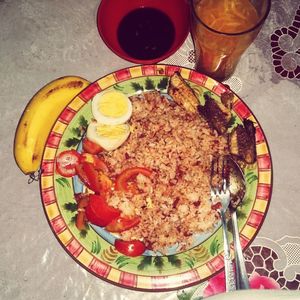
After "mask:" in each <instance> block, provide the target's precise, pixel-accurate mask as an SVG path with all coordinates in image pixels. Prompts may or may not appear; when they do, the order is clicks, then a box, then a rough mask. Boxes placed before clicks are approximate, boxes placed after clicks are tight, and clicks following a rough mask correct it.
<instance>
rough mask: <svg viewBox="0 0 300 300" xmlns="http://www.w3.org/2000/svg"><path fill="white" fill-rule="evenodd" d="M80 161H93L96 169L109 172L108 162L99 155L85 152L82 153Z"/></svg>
mask: <svg viewBox="0 0 300 300" xmlns="http://www.w3.org/2000/svg"><path fill="white" fill-rule="evenodd" d="M80 162H81V163H83V162H88V163H91V164H92V165H93V166H94V168H95V169H96V170H100V171H103V172H105V173H107V172H108V167H107V165H106V163H105V162H104V161H103V160H102V159H101V158H99V157H98V156H97V155H93V154H90V153H86V152H83V153H81V155H80Z"/></svg>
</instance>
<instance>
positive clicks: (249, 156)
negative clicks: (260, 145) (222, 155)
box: [229, 120, 256, 164]
mask: <svg viewBox="0 0 300 300" xmlns="http://www.w3.org/2000/svg"><path fill="white" fill-rule="evenodd" d="M243 123H244V126H243V125H238V126H237V127H236V128H235V129H234V130H233V131H232V132H231V133H230V135H229V144H230V153H231V154H232V155H234V156H237V157H238V158H240V159H242V160H243V161H245V162H246V163H248V164H253V163H254V162H255V161H256V140H255V127H254V125H253V123H252V122H251V121H250V120H244V122H243Z"/></svg>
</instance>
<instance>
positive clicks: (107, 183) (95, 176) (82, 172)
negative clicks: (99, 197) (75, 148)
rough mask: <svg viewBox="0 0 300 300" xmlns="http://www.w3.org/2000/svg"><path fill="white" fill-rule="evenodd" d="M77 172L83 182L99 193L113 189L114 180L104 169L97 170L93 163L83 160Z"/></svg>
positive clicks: (77, 167)
mask: <svg viewBox="0 0 300 300" xmlns="http://www.w3.org/2000/svg"><path fill="white" fill-rule="evenodd" d="M76 172H77V175H78V177H79V179H80V180H81V182H82V183H83V184H84V185H85V186H86V187H87V188H89V189H90V190H92V191H94V192H95V193H97V194H100V193H102V194H106V193H107V192H109V191H111V187H112V186H113V182H112V180H111V179H110V178H109V177H108V176H107V175H105V174H104V173H103V172H102V171H98V170H96V168H95V167H94V165H93V164H91V163H89V162H83V163H81V164H79V165H77V166H76Z"/></svg>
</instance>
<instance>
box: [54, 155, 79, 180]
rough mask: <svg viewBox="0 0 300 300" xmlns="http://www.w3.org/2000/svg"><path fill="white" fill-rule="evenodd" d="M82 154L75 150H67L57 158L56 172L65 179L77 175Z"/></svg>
mask: <svg viewBox="0 0 300 300" xmlns="http://www.w3.org/2000/svg"><path fill="white" fill-rule="evenodd" d="M79 161H80V154H79V153H78V152H77V151H75V150H66V151H63V152H61V153H59V154H58V156H57V157H56V171H57V172H58V173H59V174H60V175H61V176H64V177H72V176H74V175H76V166H77V165H78V164H79Z"/></svg>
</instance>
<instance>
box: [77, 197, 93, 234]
mask: <svg viewBox="0 0 300 300" xmlns="http://www.w3.org/2000/svg"><path fill="white" fill-rule="evenodd" d="M89 200H90V198H89V195H84V194H81V195H80V197H79V201H78V204H77V216H76V222H75V225H76V227H77V228H78V230H83V229H85V228H86V217H85V208H86V207H87V205H88V203H89Z"/></svg>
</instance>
